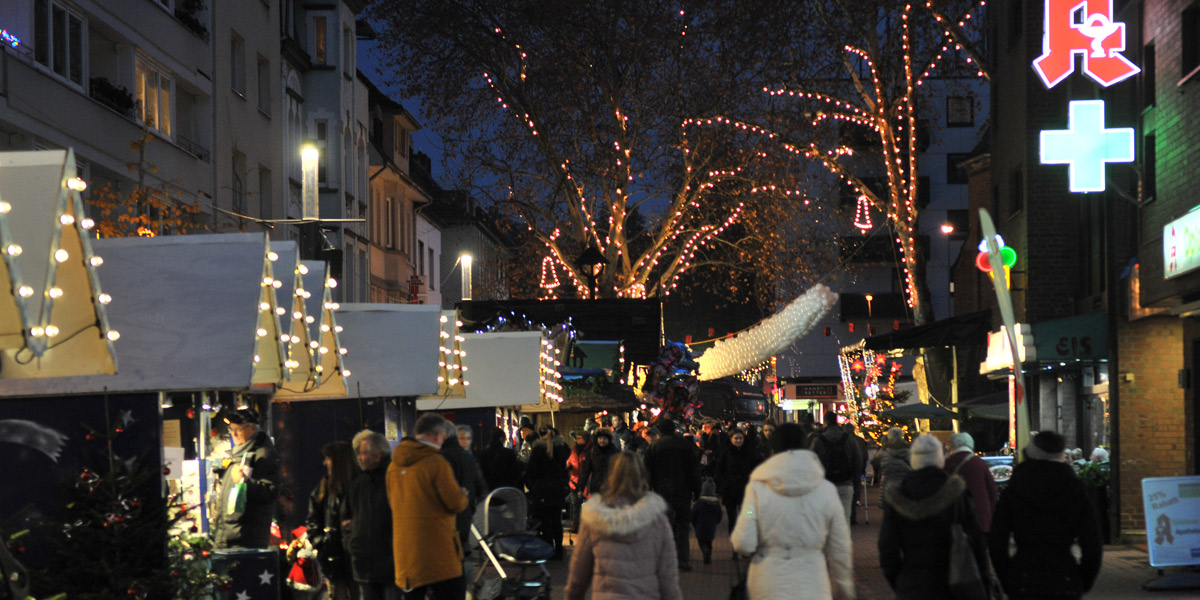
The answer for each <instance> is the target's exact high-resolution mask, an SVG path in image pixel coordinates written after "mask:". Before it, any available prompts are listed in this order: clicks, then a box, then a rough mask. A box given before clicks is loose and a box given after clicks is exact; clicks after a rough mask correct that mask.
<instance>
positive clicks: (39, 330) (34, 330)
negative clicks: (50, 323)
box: [29, 325, 46, 337]
mask: <svg viewBox="0 0 1200 600" xmlns="http://www.w3.org/2000/svg"><path fill="white" fill-rule="evenodd" d="M45 334H46V328H45V327H42V326H40V325H34V326H33V327H30V328H29V335H32V336H33V337H42V336H43V335H45Z"/></svg>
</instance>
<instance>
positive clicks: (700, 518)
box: [692, 478, 721, 565]
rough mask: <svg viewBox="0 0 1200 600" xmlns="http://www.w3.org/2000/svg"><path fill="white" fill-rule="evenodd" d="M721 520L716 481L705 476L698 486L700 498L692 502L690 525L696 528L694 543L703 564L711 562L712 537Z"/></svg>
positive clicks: (715, 533) (719, 498)
mask: <svg viewBox="0 0 1200 600" xmlns="http://www.w3.org/2000/svg"><path fill="white" fill-rule="evenodd" d="M720 522H721V497H720V496H718V495H717V482H715V481H713V480H712V478H706V479H705V480H704V484H703V485H701V486H700V499H699V500H697V501H695V502H693V503H692V527H693V528H694V529H695V530H696V543H697V544H699V545H700V553H701V554H703V555H704V564H706V565H708V564H712V547H713V538H715V537H717V525H718V524H719V523H720Z"/></svg>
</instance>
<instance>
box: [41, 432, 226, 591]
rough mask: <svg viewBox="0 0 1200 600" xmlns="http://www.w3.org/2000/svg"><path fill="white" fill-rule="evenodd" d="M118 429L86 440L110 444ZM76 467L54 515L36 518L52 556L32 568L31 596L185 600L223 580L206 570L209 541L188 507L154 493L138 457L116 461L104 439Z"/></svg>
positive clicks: (151, 473) (154, 474)
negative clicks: (100, 446)
mask: <svg viewBox="0 0 1200 600" xmlns="http://www.w3.org/2000/svg"><path fill="white" fill-rule="evenodd" d="M121 433H122V429H121V427H120V426H118V427H116V428H114V429H113V431H112V432H110V433H109V434H108V435H107V436H101V435H100V434H98V433H97V432H95V431H92V432H91V433H89V434H88V439H89V440H91V441H108V442H111V440H112V438H113V437H115V436H118V435H121ZM147 454H150V453H147ZM155 462H156V461H155ZM84 464H85V465H86V466H84V467H83V469H82V470H81V471H80V472H76V473H72V474H68V475H67V476H66V479H67V480H66V481H64V482H63V495H64V499H65V504H64V507H63V510H62V512H61V514H60V515H58V516H56V517H55V518H53V519H50V520H47V521H45V522H44V523H43V525H44V529H45V536H46V538H47V541H48V543H49V544H50V545H51V546H52V548H53V550H54V553H53V558H51V560H50V562H49V563H48V564H47V565H45V566H44V567H42V568H40V569H35V570H34V572H33V590H34V593H35V594H36V595H37V596H38V597H39V598H40V597H50V596H53V595H55V594H66V596H67V597H68V598H70V599H71V600H92V599H95V600H99V599H112V598H133V599H151V598H170V599H180V600H192V599H199V598H204V597H206V596H209V595H211V593H212V590H213V588H214V586H216V585H221V584H223V583H225V582H226V581H227V580H228V578H227V577H224V576H223V575H219V574H216V573H211V572H210V570H209V558H210V553H211V551H212V543H211V541H209V540H208V538H207V537H205V536H203V535H201V534H198V533H197V531H196V529H195V527H194V526H189V523H190V519H191V513H192V507H189V506H187V505H185V504H183V503H182V501H181V496H180V495H179V494H174V495H171V496H169V497H167V498H163V497H162V494H161V492H160V490H161V483H160V479H159V478H160V477H161V474H160V472H159V470H158V468H157V466H150V465H151V464H155V463H151V462H150V461H148V460H147V459H146V455H143V456H142V457H139V458H131V459H128V460H122V459H121V458H119V457H117V456H116V455H115V454H114V452H113V450H112V445H111V443H106V444H104V449H102V450H97V451H91V452H89V453H88V455H87V456H85V457H84Z"/></svg>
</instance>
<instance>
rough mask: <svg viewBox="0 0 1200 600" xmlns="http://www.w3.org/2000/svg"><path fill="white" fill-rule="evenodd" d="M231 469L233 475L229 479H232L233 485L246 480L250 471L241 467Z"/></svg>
mask: <svg viewBox="0 0 1200 600" xmlns="http://www.w3.org/2000/svg"><path fill="white" fill-rule="evenodd" d="M231 468H232V469H233V474H232V475H231V477H232V479H233V482H234V483H241V482H242V480H244V479H245V478H246V475H247V474H248V473H249V471H250V469H249V468H247V467H243V466H236V467H231Z"/></svg>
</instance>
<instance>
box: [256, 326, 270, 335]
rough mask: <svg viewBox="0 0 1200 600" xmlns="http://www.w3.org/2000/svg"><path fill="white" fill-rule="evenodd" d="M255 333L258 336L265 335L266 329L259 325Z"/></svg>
mask: <svg viewBox="0 0 1200 600" xmlns="http://www.w3.org/2000/svg"><path fill="white" fill-rule="evenodd" d="M255 333H257V334H258V337H263V336H266V335H267V330H266V329H263V328H262V327H259V328H258V331H256V332H255Z"/></svg>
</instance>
